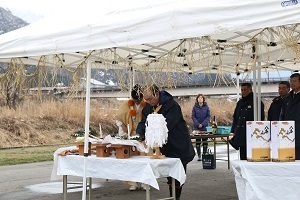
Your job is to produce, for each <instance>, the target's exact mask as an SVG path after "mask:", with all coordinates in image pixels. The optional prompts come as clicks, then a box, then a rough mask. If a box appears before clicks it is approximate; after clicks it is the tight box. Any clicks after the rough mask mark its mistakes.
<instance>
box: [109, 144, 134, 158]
mask: <svg viewBox="0 0 300 200" xmlns="http://www.w3.org/2000/svg"><path fill="white" fill-rule="evenodd" d="M111 148H113V149H114V150H115V151H116V158H121V159H122V158H129V157H130V148H131V146H130V145H122V144H112V145H111Z"/></svg>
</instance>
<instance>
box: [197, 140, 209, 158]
mask: <svg viewBox="0 0 300 200" xmlns="http://www.w3.org/2000/svg"><path fill="white" fill-rule="evenodd" d="M201 140H202V145H203V154H205V153H206V152H207V146H208V143H207V142H204V141H207V138H205V139H196V151H197V155H198V157H201V143H200V142H201Z"/></svg>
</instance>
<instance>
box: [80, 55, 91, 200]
mask: <svg viewBox="0 0 300 200" xmlns="http://www.w3.org/2000/svg"><path fill="white" fill-rule="evenodd" d="M90 89H91V60H90V58H89V59H88V60H87V68H86V95H85V97H86V98H85V128H84V132H85V133H84V164H83V180H82V182H83V185H82V200H85V199H86V169H87V157H88V142H89V141H88V140H89V131H90V130H89V124H90V96H91V94H90Z"/></svg>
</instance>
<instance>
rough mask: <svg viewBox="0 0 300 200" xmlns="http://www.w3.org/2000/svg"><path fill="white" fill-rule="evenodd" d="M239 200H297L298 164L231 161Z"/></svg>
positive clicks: (298, 184)
mask: <svg viewBox="0 0 300 200" xmlns="http://www.w3.org/2000/svg"><path fill="white" fill-rule="evenodd" d="M231 165H232V168H233V171H234V175H235V183H236V188H237V193H238V196H239V200H250V199H251V200H258V199H260V200H265V199H267V200H283V199H287V200H299V199H300V189H299V188H300V162H299V161H295V162H248V161H245V160H234V161H231Z"/></svg>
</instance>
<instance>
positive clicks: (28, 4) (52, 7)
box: [0, 0, 171, 23]
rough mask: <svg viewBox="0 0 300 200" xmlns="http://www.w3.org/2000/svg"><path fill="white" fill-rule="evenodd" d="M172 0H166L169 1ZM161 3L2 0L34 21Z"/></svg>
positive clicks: (145, 0)
mask: <svg viewBox="0 0 300 200" xmlns="http://www.w3.org/2000/svg"><path fill="white" fill-rule="evenodd" d="M92 1H95V2H96V4H94V5H98V6H97V7H96V8H90V7H89V4H88V3H89V2H92ZM168 1H171V0H164V2H168ZM104 2H105V3H104ZM148 2H149V3H153V2H157V3H161V0H109V1H103V0H85V1H78V0H0V7H2V8H5V9H9V10H10V11H11V12H12V13H13V14H14V15H16V16H18V17H20V18H22V19H23V20H25V21H27V22H29V23H32V22H35V21H37V20H39V19H42V18H44V17H48V16H52V15H55V14H57V13H63V14H67V13H68V10H70V9H72V10H77V11H78V12H79V13H80V10H82V9H91V10H94V11H96V12H100V11H101V10H102V11H104V10H105V11H107V10H113V9H117V8H122V9H125V8H131V9H132V8H133V7H135V6H145V5H147V3H148Z"/></svg>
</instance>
